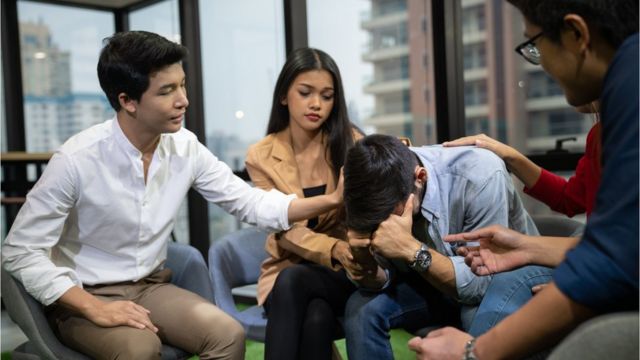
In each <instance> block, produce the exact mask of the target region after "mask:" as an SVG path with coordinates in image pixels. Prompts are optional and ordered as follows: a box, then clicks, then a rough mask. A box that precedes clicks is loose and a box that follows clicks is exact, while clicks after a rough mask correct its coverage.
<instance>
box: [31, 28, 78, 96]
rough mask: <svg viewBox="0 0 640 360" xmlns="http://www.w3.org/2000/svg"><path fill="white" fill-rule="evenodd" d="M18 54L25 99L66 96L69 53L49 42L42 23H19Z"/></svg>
mask: <svg viewBox="0 0 640 360" xmlns="http://www.w3.org/2000/svg"><path fill="white" fill-rule="evenodd" d="M20 53H21V56H22V89H23V92H24V95H25V96H67V95H69V94H70V93H71V60H70V53H69V52H68V51H62V50H60V49H59V48H58V46H57V45H56V44H55V43H53V41H52V39H51V34H50V32H49V27H48V26H47V25H46V24H44V23H42V22H41V21H40V22H37V23H33V22H21V23H20Z"/></svg>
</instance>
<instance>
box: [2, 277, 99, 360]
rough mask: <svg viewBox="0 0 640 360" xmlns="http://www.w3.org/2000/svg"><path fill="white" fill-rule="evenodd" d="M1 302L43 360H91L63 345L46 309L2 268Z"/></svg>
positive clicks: (32, 348) (31, 347)
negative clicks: (45, 312)
mask: <svg viewBox="0 0 640 360" xmlns="http://www.w3.org/2000/svg"><path fill="white" fill-rule="evenodd" d="M2 300H3V302H4V304H5V306H6V308H7V312H8V313H9V317H11V320H13V322H15V323H16V324H18V326H20V329H21V330H22V332H24V334H25V335H26V336H27V338H28V339H29V345H30V346H29V347H30V349H31V350H33V351H34V352H35V353H36V354H37V355H38V356H40V358H42V359H70V360H85V359H86V360H88V359H89V358H88V357H87V356H85V355H83V354H81V353H79V352H76V351H73V350H72V349H70V348H68V347H66V346H65V345H63V344H62V343H61V342H60V341H59V340H58V338H57V337H56V336H55V335H54V333H53V331H52V330H51V328H50V327H49V322H48V321H47V318H46V317H45V315H44V308H43V306H42V304H40V303H39V302H38V301H37V300H36V299H34V298H33V297H32V296H31V295H29V293H27V291H26V290H25V288H24V287H23V286H22V284H21V283H20V282H18V281H17V280H16V279H14V278H13V276H11V275H10V274H9V273H8V272H7V271H5V270H4V269H2Z"/></svg>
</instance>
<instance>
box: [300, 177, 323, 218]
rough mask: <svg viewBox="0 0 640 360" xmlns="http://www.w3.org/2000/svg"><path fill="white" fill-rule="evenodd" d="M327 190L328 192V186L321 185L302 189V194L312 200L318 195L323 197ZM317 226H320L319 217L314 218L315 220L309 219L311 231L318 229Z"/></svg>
mask: <svg viewBox="0 0 640 360" xmlns="http://www.w3.org/2000/svg"><path fill="white" fill-rule="evenodd" d="M326 190H327V185H320V186H314V187H310V188H304V189H302V192H303V193H304V197H306V198H310V197H314V196H318V195H323V194H324V192H325V191H326ZM316 225H318V218H317V217H314V218H313V219H309V222H307V227H308V228H309V229H313V228H314V227H316Z"/></svg>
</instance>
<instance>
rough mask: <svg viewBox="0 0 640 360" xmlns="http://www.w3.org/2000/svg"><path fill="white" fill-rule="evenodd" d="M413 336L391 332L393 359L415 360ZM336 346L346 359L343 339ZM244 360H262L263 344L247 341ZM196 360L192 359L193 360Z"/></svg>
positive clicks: (401, 331) (395, 331) (399, 331)
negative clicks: (410, 341)
mask: <svg viewBox="0 0 640 360" xmlns="http://www.w3.org/2000/svg"><path fill="white" fill-rule="evenodd" d="M412 337H413V335H411V334H409V333H408V332H406V331H404V330H391V347H392V349H393V358H394V359H415V357H416V355H415V353H413V352H412V351H411V350H409V348H408V347H407V342H408V341H409V339H411V338H412ZM336 346H337V348H338V350H339V351H340V355H342V358H343V359H347V349H346V347H345V343H344V339H342V340H338V341H336ZM244 358H245V360H262V359H264V344H263V343H259V342H256V341H251V340H247V352H246V353H245V356H244ZM195 359H197V358H193V359H192V360H195Z"/></svg>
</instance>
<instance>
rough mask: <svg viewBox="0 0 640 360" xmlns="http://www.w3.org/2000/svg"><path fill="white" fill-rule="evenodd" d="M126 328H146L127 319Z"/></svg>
mask: <svg viewBox="0 0 640 360" xmlns="http://www.w3.org/2000/svg"><path fill="white" fill-rule="evenodd" d="M127 326H130V327H132V328H136V329H140V330H142V329H144V328H146V327H147V326H146V325H145V324H143V323H141V322H138V321H135V320H134V319H127Z"/></svg>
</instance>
